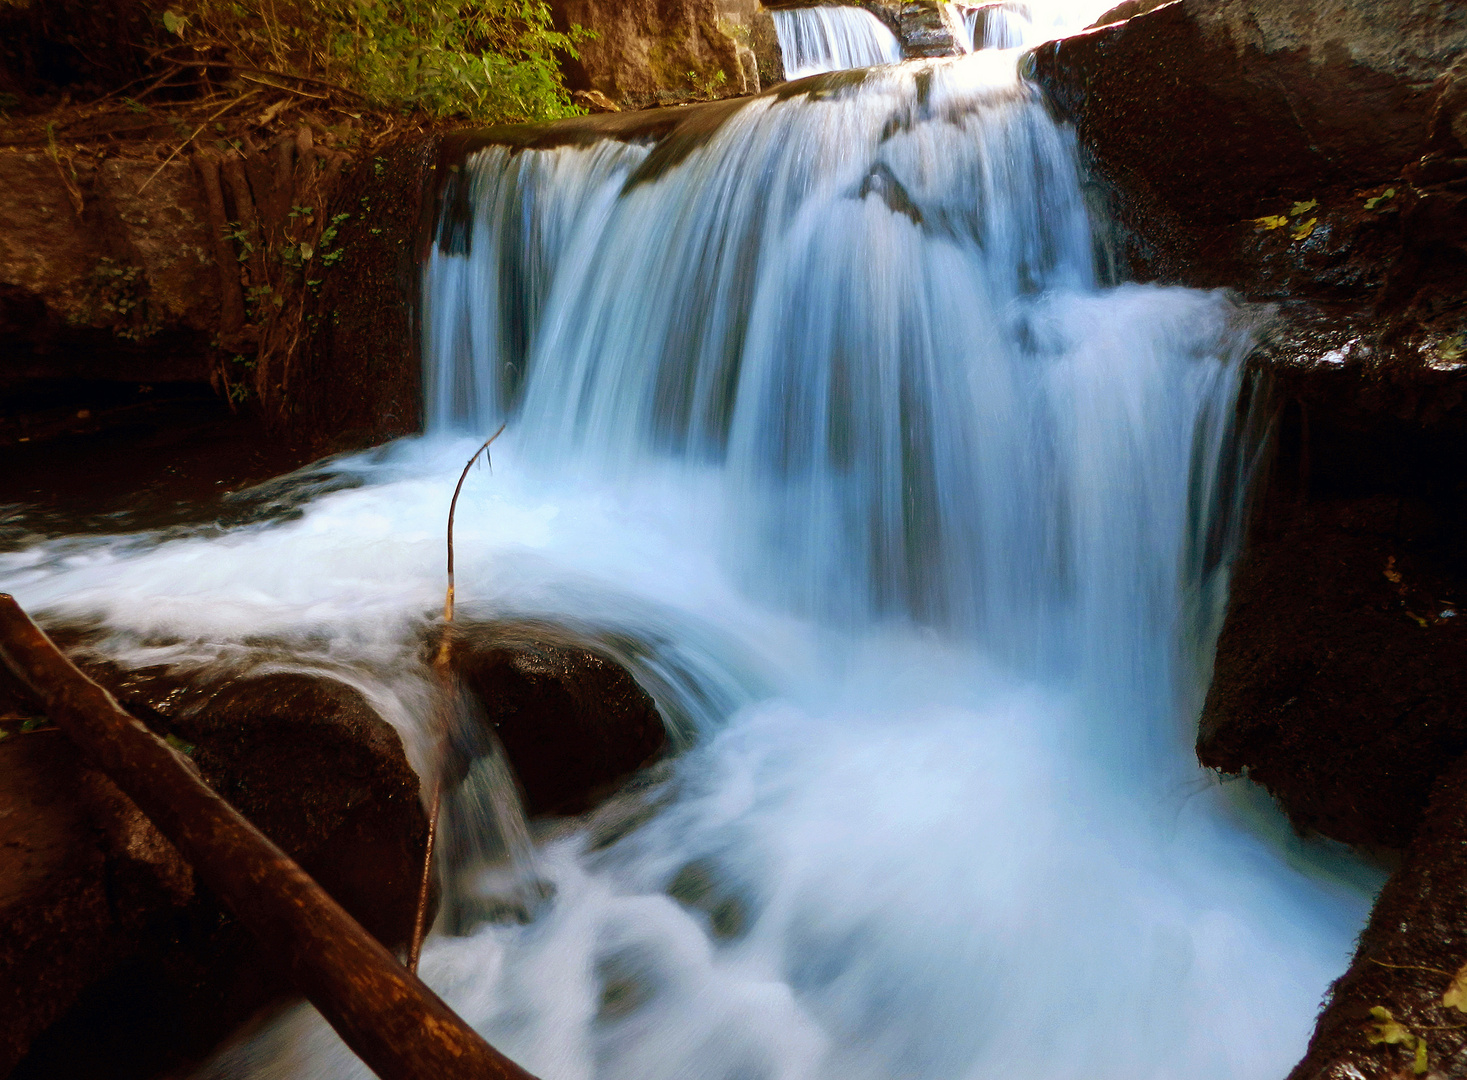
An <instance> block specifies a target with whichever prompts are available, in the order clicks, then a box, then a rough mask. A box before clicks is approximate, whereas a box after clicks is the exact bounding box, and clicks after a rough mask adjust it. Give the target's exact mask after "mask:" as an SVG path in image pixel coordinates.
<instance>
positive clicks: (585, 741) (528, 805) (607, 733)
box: [452, 625, 667, 816]
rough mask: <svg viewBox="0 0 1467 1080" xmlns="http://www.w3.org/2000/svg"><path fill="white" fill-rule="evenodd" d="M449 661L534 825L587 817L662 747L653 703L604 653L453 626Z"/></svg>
mask: <svg viewBox="0 0 1467 1080" xmlns="http://www.w3.org/2000/svg"><path fill="white" fill-rule="evenodd" d="M452 656H453V669H454V671H455V672H456V674H457V675H458V677H459V679H460V680H462V683H463V685H464V687H465V688H466V689H467V690H469V692H470V693H472V694H473V695H474V697H475V698H477V699H478V701H479V702H481V703H482V705H483V707H484V710H485V713H484V717H485V720H486V722H487V723H488V724H490V725H492V727H493V729H494V732H495V734H496V735H497V736H498V738H499V741H500V743H501V744H502V745H503V747H504V751H505V754H506V756H507V757H508V759H509V762H510V764H511V766H512V767H513V769H514V773H515V776H516V777H517V779H518V780H519V782H520V786H521V790H522V793H523V795H524V804H525V810H526V812H527V813H528V814H529V815H531V816H536V815H541V814H579V813H582V812H584V811H586V810H589V809H590V808H591V807H593V806H594V805H595V804H596V803H598V802H600V801H601V800H602V799H603V798H604V797H605V796H607V795H609V794H611V793H612V792H613V791H615V790H616V789H617V788H618V787H620V786H621V784H622V783H623V782H624V781H625V780H626V779H627V778H628V777H630V776H631V775H632V774H633V773H635V772H636V771H637V770H638V769H641V768H642V767H644V766H646V765H648V764H650V763H651V762H653V761H654V760H656V759H657V757H658V756H660V755H661V754H662V753H663V752H664V750H665V748H666V746H667V731H666V728H665V726H664V725H663V722H662V717H661V715H660V714H659V713H658V711H657V705H656V703H655V702H653V700H652V698H651V696H650V695H649V694H648V693H647V692H646V691H645V690H643V689H642V688H641V687H640V686H638V685H637V683H636V681H635V680H634V679H633V678H632V677H631V675H630V674H628V673H627V671H626V669H625V668H623V667H622V666H621V665H620V664H618V663H617V662H616V661H615V660H613V659H611V657H610V656H609V655H607V654H606V653H605V652H603V651H601V650H598V649H596V648H595V647H594V646H591V645H589V644H587V643H584V642H581V641H578V640H576V639H575V638H574V637H573V636H570V635H567V634H565V632H563V631H558V630H556V629H554V628H550V627H532V626H528V627H527V626H522V625H516V626H494V625H481V626H468V627H464V626H460V627H457V628H456V629H455V633H454V641H453V650H452Z"/></svg>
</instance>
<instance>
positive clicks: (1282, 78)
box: [1033, 0, 1467, 219]
mask: <svg viewBox="0 0 1467 1080" xmlns="http://www.w3.org/2000/svg"><path fill="white" fill-rule="evenodd" d="M1464 45H1467V12H1464V11H1463V10H1462V9H1461V8H1460V7H1459V6H1456V5H1446V4H1436V3H1428V2H1425V0H1389V2H1379V0H1330V2H1326V3H1319V4H1295V3H1288V2H1284V0H1176V2H1174V3H1168V4H1162V5H1161V6H1159V7H1157V8H1155V9H1154V10H1152V11H1149V12H1145V13H1143V14H1139V15H1136V16H1135V17H1133V18H1129V19H1127V20H1126V21H1124V22H1120V23H1115V24H1113V25H1110V26H1104V27H1101V28H1100V29H1096V30H1092V31H1088V32H1086V33H1083V34H1079V35H1076V36H1074V37H1070V38H1064V39H1061V40H1059V41H1055V42H1050V43H1048V44H1046V45H1043V46H1040V47H1039V48H1038V49H1036V50H1035V51H1034V54H1033V55H1034V70H1035V74H1036V76H1037V77H1038V79H1039V80H1040V82H1041V83H1042V84H1043V85H1044V86H1045V87H1046V88H1047V89H1048V90H1049V91H1050V92H1051V93H1052V94H1053V95H1054V97H1055V99H1056V100H1057V101H1058V102H1059V104H1060V105H1061V107H1062V108H1063V109H1064V111H1065V112H1066V113H1067V114H1068V115H1071V116H1073V117H1074V118H1075V121H1076V123H1077V126H1078V128H1079V131H1080V137H1081V139H1082V140H1083V141H1084V143H1085V144H1086V146H1087V147H1089V148H1090V149H1091V151H1092V152H1093V153H1094V154H1095V157H1096V160H1097V161H1098V162H1099V163H1101V165H1102V166H1103V167H1104V168H1106V169H1107V170H1112V171H1114V172H1115V173H1116V174H1117V175H1119V176H1124V177H1126V178H1128V179H1130V180H1132V181H1134V182H1137V183H1142V184H1145V185H1146V186H1147V187H1148V188H1149V189H1151V190H1152V191H1153V192H1155V194H1156V195H1157V196H1158V197H1159V198H1160V199H1161V200H1162V201H1163V202H1165V203H1166V204H1167V205H1169V206H1171V207H1172V208H1174V209H1176V210H1177V211H1179V212H1183V213H1185V214H1187V216H1189V217H1200V218H1208V219H1227V218H1232V217H1247V216H1251V215H1252V213H1253V211H1254V210H1255V209H1257V208H1258V207H1260V206H1261V205H1263V204H1266V203H1267V201H1268V200H1270V199H1274V198H1278V197H1280V196H1283V197H1290V196H1294V195H1298V196H1300V197H1302V198H1308V197H1309V194H1310V192H1311V191H1314V190H1318V189H1320V187H1322V186H1328V185H1331V184H1334V183H1347V184H1353V185H1356V186H1365V185H1369V184H1374V183H1379V182H1383V181H1387V180H1390V179H1392V178H1393V177H1396V176H1398V175H1400V172H1401V170H1402V168H1404V167H1405V166H1406V165H1407V164H1408V163H1411V162H1413V161H1415V160H1417V159H1418V158H1419V157H1420V154H1421V150H1422V147H1423V146H1424V144H1425V142H1426V138H1427V134H1428V127H1429V122H1430V121H1429V117H1430V115H1431V111H1432V105H1433V101H1434V99H1435V98H1436V97H1438V96H1439V92H1438V90H1437V88H1436V87H1435V85H1434V84H1435V83H1436V80H1438V79H1439V78H1440V77H1441V76H1442V75H1443V74H1444V73H1445V72H1446V71H1447V69H1448V68H1449V67H1451V65H1452V64H1453V62H1454V61H1455V60H1456V59H1457V57H1458V56H1459V55H1460V54H1461V50H1462V48H1463V46H1464ZM1260 212H1261V211H1260Z"/></svg>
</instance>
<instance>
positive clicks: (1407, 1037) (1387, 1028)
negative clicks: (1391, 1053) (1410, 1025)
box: [1366, 1005, 1416, 1050]
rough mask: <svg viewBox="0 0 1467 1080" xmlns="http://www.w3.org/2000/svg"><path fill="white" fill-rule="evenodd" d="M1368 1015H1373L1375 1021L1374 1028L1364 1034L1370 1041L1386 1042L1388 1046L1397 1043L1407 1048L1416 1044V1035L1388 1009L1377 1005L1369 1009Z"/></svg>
mask: <svg viewBox="0 0 1467 1080" xmlns="http://www.w3.org/2000/svg"><path fill="white" fill-rule="evenodd" d="M1370 1015H1371V1016H1373V1017H1375V1023H1374V1024H1373V1025H1372V1026H1373V1027H1374V1028H1375V1030H1374V1031H1373V1032H1371V1033H1370V1034H1369V1035H1368V1036H1366V1038H1368V1039H1369V1040H1370V1042H1371V1043H1386V1044H1387V1045H1389V1046H1396V1045H1398V1044H1399V1045H1403V1046H1405V1047H1406V1048H1407V1049H1408V1050H1409V1049H1410V1048H1411V1047H1413V1046H1415V1045H1416V1036H1415V1035H1412V1034H1411V1032H1410V1031H1408V1030H1407V1029H1406V1027H1405V1025H1403V1024H1401V1023H1400V1022H1399V1021H1398V1020H1397V1019H1396V1018H1395V1017H1394V1016H1392V1015H1391V1010H1390V1009H1387V1008H1385V1007H1384V1006H1382V1005H1377V1006H1375V1008H1373V1009H1371V1010H1370Z"/></svg>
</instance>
